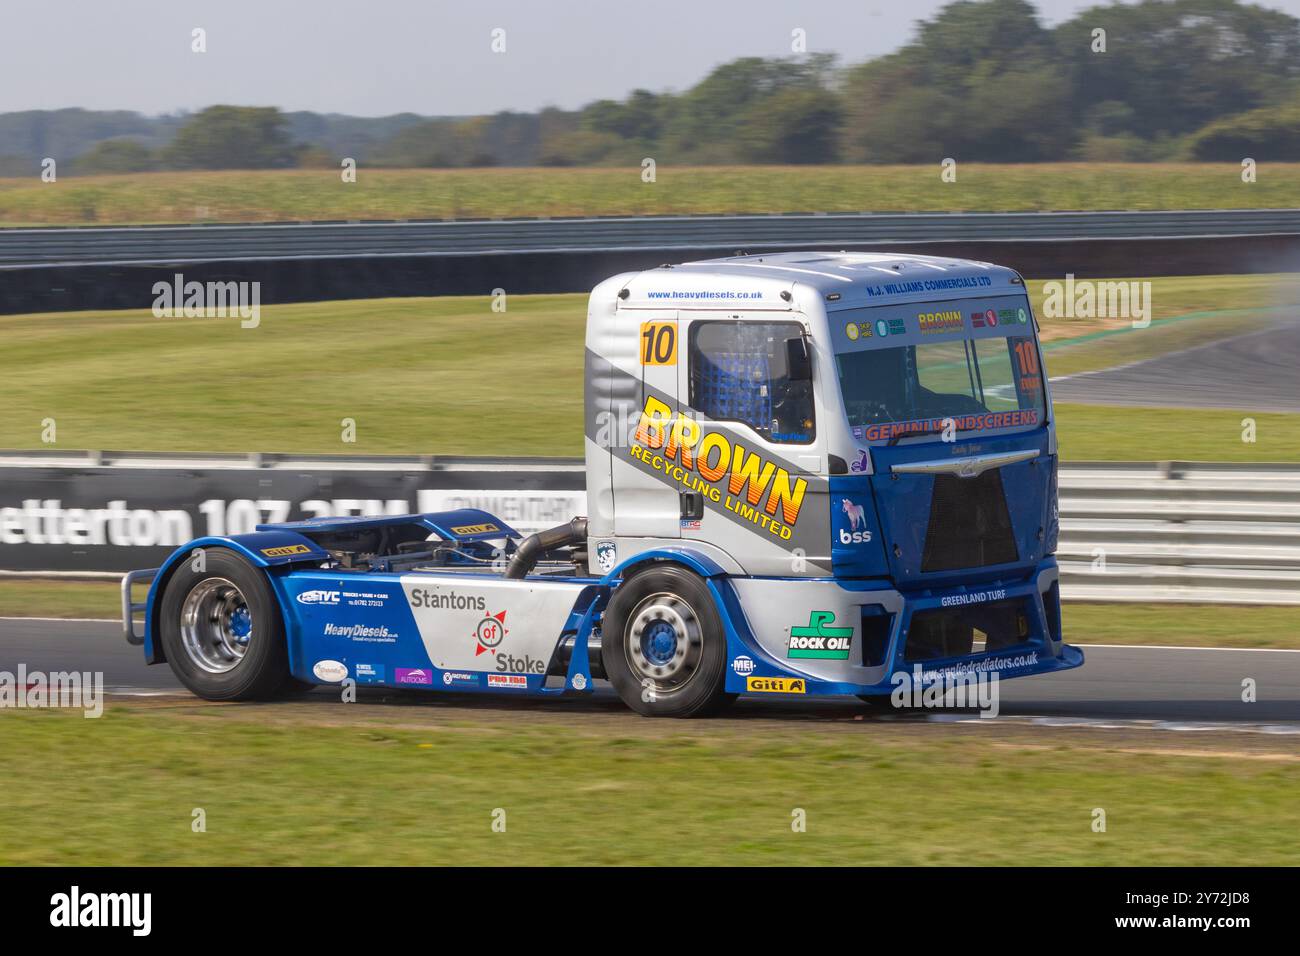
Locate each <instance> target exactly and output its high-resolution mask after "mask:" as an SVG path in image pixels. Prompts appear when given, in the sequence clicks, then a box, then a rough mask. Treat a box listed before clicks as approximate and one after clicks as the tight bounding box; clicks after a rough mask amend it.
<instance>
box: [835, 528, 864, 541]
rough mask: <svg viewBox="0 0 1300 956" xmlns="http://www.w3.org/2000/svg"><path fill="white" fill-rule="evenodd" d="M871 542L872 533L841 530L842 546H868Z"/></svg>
mask: <svg viewBox="0 0 1300 956" xmlns="http://www.w3.org/2000/svg"><path fill="white" fill-rule="evenodd" d="M870 540H871V532H870V531H845V530H844V529H843V528H840V544H866V543H867V542H868V541H870Z"/></svg>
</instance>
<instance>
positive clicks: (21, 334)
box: [0, 276, 1300, 461]
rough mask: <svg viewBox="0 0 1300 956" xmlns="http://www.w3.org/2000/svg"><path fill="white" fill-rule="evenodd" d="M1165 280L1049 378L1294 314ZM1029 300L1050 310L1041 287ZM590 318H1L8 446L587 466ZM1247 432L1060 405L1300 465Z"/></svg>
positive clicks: (1089, 328)
mask: <svg viewBox="0 0 1300 956" xmlns="http://www.w3.org/2000/svg"><path fill="white" fill-rule="evenodd" d="M1153 282H1154V283H1155V286H1154V287H1153V293H1152V297H1153V300H1154V302H1155V303H1156V308H1155V309H1154V323H1153V325H1152V326H1151V327H1150V328H1148V329H1138V330H1135V329H1132V328H1131V327H1129V326H1127V325H1126V324H1125V322H1124V320H1111V321H1097V320H1067V319H1059V320H1056V319H1045V320H1044V321H1043V325H1044V338H1045V339H1046V340H1047V341H1048V344H1049V348H1050V349H1051V350H1050V351H1049V354H1048V368H1049V371H1050V372H1051V373H1052V374H1054V375H1060V374H1065V373H1068V372H1077V371H1084V370H1088V369H1092V368H1104V367H1108V366H1110V365H1114V364H1118V363H1121V362H1125V361H1133V360H1135V359H1137V358H1145V357H1149V356H1151V355H1155V354H1160V353H1162V352H1166V351H1171V350H1174V349H1178V348H1186V347H1188V346H1190V345H1198V344H1201V343H1203V342H1204V341H1208V340H1211V339H1213V338H1216V337H1222V336H1225V335H1230V334H1233V333H1234V332H1238V331H1244V330H1248V329H1250V328H1254V327H1257V325H1258V324H1259V323H1260V322H1262V321H1263V320H1264V319H1263V317H1264V315H1265V311H1264V310H1266V309H1269V308H1274V307H1276V306H1277V304H1278V303H1279V302H1291V303H1297V302H1300V286H1298V285H1297V282H1296V280H1295V279H1294V278H1293V277H1291V278H1288V277H1279V276H1219V277H1193V278H1184V279H1157V280H1153ZM1030 291H1031V294H1032V295H1033V296H1034V298H1035V300H1036V302H1037V303H1041V300H1042V284H1041V282H1039V283H1031V284H1030ZM585 313H586V297H585V296H582V295H562V296H515V297H512V298H511V299H510V302H509V311H508V312H506V313H494V312H492V311H491V308H490V302H489V300H488V299H487V298H486V297H483V298H478V297H466V298H439V299H384V300H370V301H350V302H328V303H303V304H297V305H282V306H272V307H268V308H266V309H265V310H264V311H263V315H262V321H261V325H260V326H259V327H258V328H256V329H241V328H240V326H239V322H238V320H233V319H232V320H229V321H227V320H218V319H155V318H153V316H152V315H150V314H149V313H147V312H143V311H127V312H79V313H66V314H41V315H18V316H0V339H2V340H3V341H4V342H5V354H6V359H7V362H6V372H5V374H6V384H7V386H8V388H7V389H6V395H7V405H6V414H5V415H4V416H3V417H0V447H7V448H39V447H42V437H43V436H42V429H43V425H42V422H43V421H44V420H45V419H47V418H52V419H54V421H55V423H56V426H57V446H58V447H62V448H73V449H83V448H99V449H105V448H107V449H137V450H148V451H190V452H248V451H268V452H305V453H311V452H328V453H339V452H348V453H352V454H396V453H407V454H429V453H436V454H466V455H475V454H477V455H579V454H581V452H582V443H581V435H582V399H581V395H582V387H583V378H582V376H583V370H582V341H583V327H584V323H585ZM1189 314H1191V315H1193V317H1192V318H1179V316H1180V315H1189ZM1071 343H1073V344H1071ZM126 367H130V368H131V369H132V370H133V371H132V374H131V375H129V376H127V375H123V373H122V370H123V368H126ZM1242 417H1243V415H1242V414H1239V413H1237V412H1223V413H1218V412H1197V413H1196V414H1195V415H1192V414H1188V413H1186V412H1180V411H1176V410H1169V409H1145V408H1144V409H1140V410H1133V409H1127V408H1094V407H1084V406H1062V407H1061V409H1060V423H1061V442H1062V448H1063V450H1064V454H1065V455H1066V456H1067V457H1070V458H1074V459H1087V458H1100V459H1110V460H1122V459H1137V460H1149V459H1152V458H1160V457H1167V458H1209V459H1219V460H1255V461H1260V460H1279V461H1294V460H1297V459H1300V441H1296V440H1295V436H1296V435H1297V433H1298V432H1300V425H1297V424H1296V423H1295V417H1294V416H1287V415H1259V416H1256V417H1257V418H1258V420H1259V422H1260V429H1259V433H1260V440H1259V443H1258V444H1257V445H1243V444H1242V443H1241V441H1240V421H1241V418H1242ZM344 418H351V419H354V420H355V422H356V441H355V442H354V443H350V444H344V443H342V441H341V435H342V420H343V419H344Z"/></svg>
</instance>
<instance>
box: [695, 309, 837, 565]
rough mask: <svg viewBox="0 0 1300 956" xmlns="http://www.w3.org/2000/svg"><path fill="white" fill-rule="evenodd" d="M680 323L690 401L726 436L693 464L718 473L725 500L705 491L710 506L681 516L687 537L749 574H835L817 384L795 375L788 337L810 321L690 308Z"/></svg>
mask: <svg viewBox="0 0 1300 956" xmlns="http://www.w3.org/2000/svg"><path fill="white" fill-rule="evenodd" d="M678 324H679V331H680V333H681V339H682V359H681V362H680V366H679V369H678V393H679V395H680V396H681V405H682V408H683V410H684V411H685V412H686V414H687V415H690V416H692V417H698V418H699V420H700V423H701V428H702V435H708V434H710V433H713V434H715V435H718V436H720V438H714V439H710V440H709V441H708V442H704V440H703V438H701V444H700V445H698V446H697V449H702V450H703V451H702V453H701V454H700V455H698V456H697V460H696V463H695V466H694V472H695V474H696V475H699V476H701V477H703V478H705V479H706V480H707V479H709V478H710V477H714V476H716V480H714V481H711V482H710V484H711V486H712V489H713V490H715V491H716V492H717V495H718V497H717V498H716V499H714V498H712V497H711V492H710V491H706V492H705V495H706V498H707V499H708V500H705V501H703V502H702V503H701V502H698V501H696V502H694V503H696V504H702V505H703V507H702V509H701V508H698V507H697V509H696V513H695V514H693V515H689V516H683V519H682V521H681V526H682V531H681V536H682V539H683V540H684V541H687V540H693V541H701V542H707V543H709V544H713V545H715V546H717V547H719V548H721V549H722V550H724V551H726V552H727V553H728V554H730V555H731V556H732V557H733V558H735V559H736V561H737V562H739V563H740V564H741V566H742V567H744V568H745V570H746V571H747V572H749V573H750V574H770V575H780V576H789V575H795V576H804V575H808V576H817V575H825V574H829V573H830V570H829V569H830V529H829V511H828V508H829V506H828V497H827V494H828V488H827V482H826V479H825V478H824V477H823V476H824V474H825V455H824V443H823V439H822V437H821V435H820V433H819V431H818V428H817V425H818V422H817V417H818V416H817V413H816V403H817V395H816V389H815V388H814V383H813V382H812V381H811V380H806V381H792V375H791V369H790V367H789V363H790V356H789V355H788V354H787V344H786V343H787V340H789V339H799V338H801V337H805V336H806V334H807V328H806V326H805V324H804V323H803V321H802V319H801V318H800V317H797V316H794V315H771V316H770V317H769V316H766V315H758V316H746V317H743V318H742V317H740V316H729V315H725V314H718V315H714V316H711V317H710V316H703V317H700V316H695V315H692V314H691V313H689V312H688V313H683V314H681V316H680V319H679V323H678ZM806 347H808V348H810V346H806ZM793 377H794V378H798V373H795V375H794V376H793ZM724 456H725V458H726V460H725V461H724V460H723V458H724ZM724 470H725V473H722V472H723V471H724Z"/></svg>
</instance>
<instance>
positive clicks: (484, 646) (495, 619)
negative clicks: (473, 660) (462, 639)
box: [474, 611, 510, 657]
mask: <svg viewBox="0 0 1300 956" xmlns="http://www.w3.org/2000/svg"><path fill="white" fill-rule="evenodd" d="M509 633H510V632H509V631H508V630H506V612H505V611H498V612H497V613H496V614H489V615H488V616H487V617H485V618H483V620H481V621H479V622H478V627H476V628H474V638H475V640H477V641H478V646H477V647H475V648H474V656H475V657H478V656H479V655H480V654H484V653H490V654H495V653H496V652H497V648H498V647H499V646H500V645H501V642H502V641H503V640H505V636H506V635H507V634H509Z"/></svg>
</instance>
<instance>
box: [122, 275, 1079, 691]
mask: <svg viewBox="0 0 1300 956" xmlns="http://www.w3.org/2000/svg"><path fill="white" fill-rule="evenodd" d="M584 361H585V378H586V385H585V446H584V447H585V475H586V489H587V507H586V510H587V512H588V514H587V515H586V516H582V517H577V516H575V517H573V518H572V520H570V521H569V522H568V523H566V524H563V525H561V526H559V527H555V528H551V529H549V530H543V531H540V532H537V533H533V534H530V535H527V536H524V535H521V534H520V533H519V532H517V531H516V530H515V529H513V528H512V527H510V526H509V525H508V524H507V523H506V522H505V521H503V520H501V519H500V518H499V517H497V516H495V515H493V514H489V513H487V512H485V511H482V510H474V509H462V510H455V511H449V512H438V513H428V514H413V515H406V516H392V515H386V516H382V517H365V516H355V515H349V516H341V517H315V518H311V519H309V520H299V521H288V522H282V523H276V524H264V525H258V526H257V527H256V530H255V531H254V532H252V533H248V534H235V535H230V536H225V537H203V538H199V539H197V540H194V541H192V542H190V543H189V544H186V545H184V546H183V547H181V548H179V549H177V550H176V551H175V552H174V553H173V554H172V555H171V556H170V557H169V558H168V559H167V560H166V562H165V563H163V565H162V566H161V567H159V568H154V569H150V570H145V571H135V572H131V573H130V574H128V575H127V576H126V577H125V578H124V580H123V598H122V601H123V618H124V627H125V631H126V637H127V639H128V640H129V641H130V642H132V643H134V644H142V645H143V651H144V655H145V658H146V660H147V661H148V662H149V663H151V664H159V663H162V662H166V663H168V664H169V665H170V666H171V668H172V669H173V671H174V672H175V674H176V676H177V678H178V679H179V680H180V682H181V683H182V684H184V685H185V686H186V687H187V688H189V689H190V690H191V691H192V692H194V693H195V694H197V695H199V696H200V697H203V698H206V699H209V700H241V699H265V698H269V697H273V696H276V695H278V694H282V693H287V692H290V691H292V690H294V689H299V688H303V687H304V686H309V685H320V684H345V682H349V681H351V682H355V683H354V684H353V685H352V686H353V687H355V686H356V685H380V686H383V687H389V688H405V689H414V690H421V689H422V690H426V691H450V692H456V693H470V694H476V693H501V694H516V695H532V696H538V697H544V696H547V695H571V694H589V693H592V691H593V689H594V688H595V686H596V682H597V681H606V682H608V683H609V684H610V685H612V687H613V689H614V690H615V691H616V692H617V694H618V696H619V697H620V698H621V699H622V700H623V701H624V702H625V703H626V704H627V706H629V707H630V708H632V709H633V710H634V711H637V712H638V713H640V714H643V715H647V716H665V717H691V716H703V715H706V714H710V713H714V712H716V711H718V710H719V709H721V708H722V707H724V706H725V705H727V704H728V703H729V702H731V701H732V700H734V699H735V698H736V697H737V696H738V695H740V694H754V695H856V696H858V697H861V698H862V699H863V700H865V701H868V702H871V701H879V700H880V699H881V698H882V697H885V698H887V697H888V695H889V694H890V692H891V691H892V689H893V687H894V686H895V678H896V675H900V674H903V673H908V674H911V675H915V676H917V677H919V678H922V679H924V678H926V677H927V676H934V675H940V674H954V673H977V672H978V673H986V672H992V673H996V674H998V675H999V676H1000V677H1003V678H1006V677H1019V676H1025V675H1031V674H1043V673H1047V672H1053V671H1061V670H1066V669H1069V668H1073V667H1077V666H1079V665H1081V664H1082V663H1083V653H1082V652H1081V651H1080V650H1079V649H1078V648H1076V647H1073V646H1071V645H1069V644H1067V643H1065V642H1064V641H1063V638H1062V633H1061V597H1060V587H1059V581H1058V577H1059V575H1058V569H1057V562H1056V560H1055V558H1054V557H1053V555H1054V552H1055V551H1056V546H1057V533H1058V526H1059V525H1058V512H1057V447H1056V432H1055V427H1054V421H1053V414H1052V408H1051V402H1050V392H1049V386H1048V382H1047V378H1046V375H1045V374H1044V370H1043V361H1042V352H1041V348H1040V344H1039V339H1038V329H1037V322H1036V320H1035V318H1034V315H1033V312H1032V310H1031V307H1030V302H1029V298H1028V296H1027V294H1026V288H1025V282H1024V280H1023V278H1022V277H1021V276H1020V275H1019V274H1018V273H1016V272H1015V271H1014V270H1012V269H1009V268H1005V267H1001V266H997V265H992V264H989V263H984V262H973V261H966V260H958V259H951V258H941V257H932V256H921V255H889V254H866V253H827V252H789V253H781V254H774V255H753V256H745V255H737V256H734V257H728V258H721V259H711V260H706V261H698V262H685V263H681V264H676V265H665V266H662V267H659V268H656V269H649V270H645V271H639V272H630V273H625V274H622V275H617V276H614V277H613V278H610V279H607V280H606V281H604V282H602V283H600V284H599V285H598V286H596V288H595V289H594V290H593V291H592V293H591V297H590V302H589V308H588V317H587V326H586V347H585V359H584ZM143 583H148V584H149V587H148V596H147V598H146V599H145V601H144V603H143V604H138V603H135V602H134V599H133V597H132V586H133V585H135V584H143Z"/></svg>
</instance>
